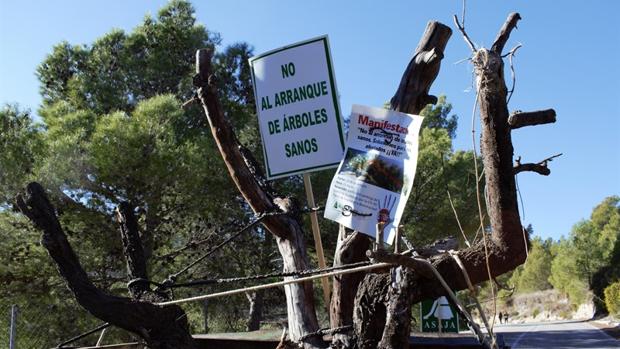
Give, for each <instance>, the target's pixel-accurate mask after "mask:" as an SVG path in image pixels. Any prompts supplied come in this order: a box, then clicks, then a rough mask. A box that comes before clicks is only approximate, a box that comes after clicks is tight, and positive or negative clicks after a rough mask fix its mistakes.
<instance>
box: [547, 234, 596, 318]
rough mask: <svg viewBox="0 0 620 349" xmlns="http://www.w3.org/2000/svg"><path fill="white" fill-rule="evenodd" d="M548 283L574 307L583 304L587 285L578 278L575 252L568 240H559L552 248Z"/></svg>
mask: <svg viewBox="0 0 620 349" xmlns="http://www.w3.org/2000/svg"><path fill="white" fill-rule="evenodd" d="M554 250H555V251H554V253H553V254H554V256H555V257H554V258H553V262H552V263H551V275H550V277H549V282H550V283H551V285H553V288H555V289H557V290H559V291H561V292H563V293H564V294H566V295H567V296H568V298H569V300H570V302H571V304H572V305H573V306H574V307H577V306H578V305H579V304H581V303H583V302H584V301H585V300H586V297H587V294H588V283H587V281H586V280H584V279H583V278H581V277H579V275H580V274H579V271H578V267H577V264H576V263H575V259H574V254H575V253H576V252H577V251H576V250H575V247H574V246H573V244H572V242H571V241H570V240H566V239H561V240H560V241H559V242H558V244H557V245H556V246H555V247H554Z"/></svg>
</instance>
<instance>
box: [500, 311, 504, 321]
mask: <svg viewBox="0 0 620 349" xmlns="http://www.w3.org/2000/svg"><path fill="white" fill-rule="evenodd" d="M503 318H504V315H502V312H501V311H500V312H499V323H500V324H501V323H502V319H503Z"/></svg>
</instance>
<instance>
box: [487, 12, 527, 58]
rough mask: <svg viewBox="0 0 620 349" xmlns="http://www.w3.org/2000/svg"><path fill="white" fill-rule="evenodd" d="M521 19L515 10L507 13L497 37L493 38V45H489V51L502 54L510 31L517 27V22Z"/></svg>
mask: <svg viewBox="0 0 620 349" xmlns="http://www.w3.org/2000/svg"><path fill="white" fill-rule="evenodd" d="M520 19H521V15H520V14H519V13H517V12H513V13H511V14H509V15H508V18H507V19H506V22H504V25H503V26H502V28H501V29H500V30H499V33H498V34H497V37H496V38H495V42H494V43H493V46H491V51H493V52H495V53H496V54H498V55H500V56H501V55H502V50H503V49H504V46H505V45H506V42H507V41H508V38H509V37H510V32H511V31H512V30H513V29H514V28H516V27H517V22H518V21H519V20H520Z"/></svg>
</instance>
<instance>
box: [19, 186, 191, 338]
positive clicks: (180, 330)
mask: <svg viewBox="0 0 620 349" xmlns="http://www.w3.org/2000/svg"><path fill="white" fill-rule="evenodd" d="M17 206H18V207H19V209H20V211H21V212H22V213H23V214H24V215H26V216H27V217H28V218H29V219H30V220H31V221H32V223H34V225H35V226H36V227H37V228H38V229H40V230H42V231H43V235H42V238H41V244H42V245H43V247H45V248H46V249H47V251H48V252H49V254H50V256H51V257H52V259H54V261H55V262H56V265H57V267H58V271H59V272H60V275H61V276H62V277H63V278H64V279H65V281H66V283H67V286H68V287H69V289H71V291H72V292H73V294H74V295H75V298H76V300H77V301H78V303H79V304H80V305H81V306H82V307H84V308H85V309H86V310H87V311H88V312H90V313H91V314H92V315H93V316H95V317H97V318H99V319H101V320H103V321H106V322H109V323H110V324H112V325H114V326H117V327H120V328H122V329H125V330H127V331H130V332H133V333H135V334H137V335H139V336H140V337H142V338H143V339H144V340H145V341H146V342H147V344H148V345H149V347H150V348H157V349H169V348H170V349H171V348H181V349H194V348H196V345H195V343H194V340H193V338H192V336H191V335H190V333H189V326H188V324H187V318H186V316H185V312H184V311H183V310H182V309H181V308H180V307H178V306H175V305H172V306H157V305H155V304H152V303H148V302H143V301H140V300H134V299H130V298H124V297H117V296H112V295H109V294H106V293H104V292H103V291H101V290H99V289H98V288H96V287H95V286H94V285H93V283H92V282H91V281H90V280H89V278H88V276H87V274H86V272H85V271H84V269H83V268H82V266H81V265H80V262H79V260H78V257H77V255H76V254H75V252H74V251H73V249H72V248H71V245H70V244H69V241H67V237H66V235H65V233H64V231H63V229H62V227H61V226H60V223H59V222H58V218H57V216H56V212H55V209H54V207H53V206H52V204H51V203H50V202H49V200H48V198H47V195H46V194H45V192H44V190H43V187H41V185H40V184H38V183H30V184H29V185H28V187H27V188H26V197H25V199H24V197H22V196H21V195H19V196H18V197H17Z"/></svg>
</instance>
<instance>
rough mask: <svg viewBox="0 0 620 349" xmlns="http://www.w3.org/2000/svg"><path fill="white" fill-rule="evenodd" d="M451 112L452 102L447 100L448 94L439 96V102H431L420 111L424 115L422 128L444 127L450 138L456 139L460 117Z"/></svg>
mask: <svg viewBox="0 0 620 349" xmlns="http://www.w3.org/2000/svg"><path fill="white" fill-rule="evenodd" d="M450 112H452V104H450V103H448V102H447V98H446V96H444V95H442V96H439V98H438V99H437V104H435V105H432V104H429V105H427V106H426V107H425V108H424V109H423V110H422V111H421V112H420V115H422V116H424V121H423V122H422V128H434V129H444V130H446V131H447V132H448V136H450V139H454V137H456V127H457V123H458V117H457V116H456V115H455V114H452V115H450Z"/></svg>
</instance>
